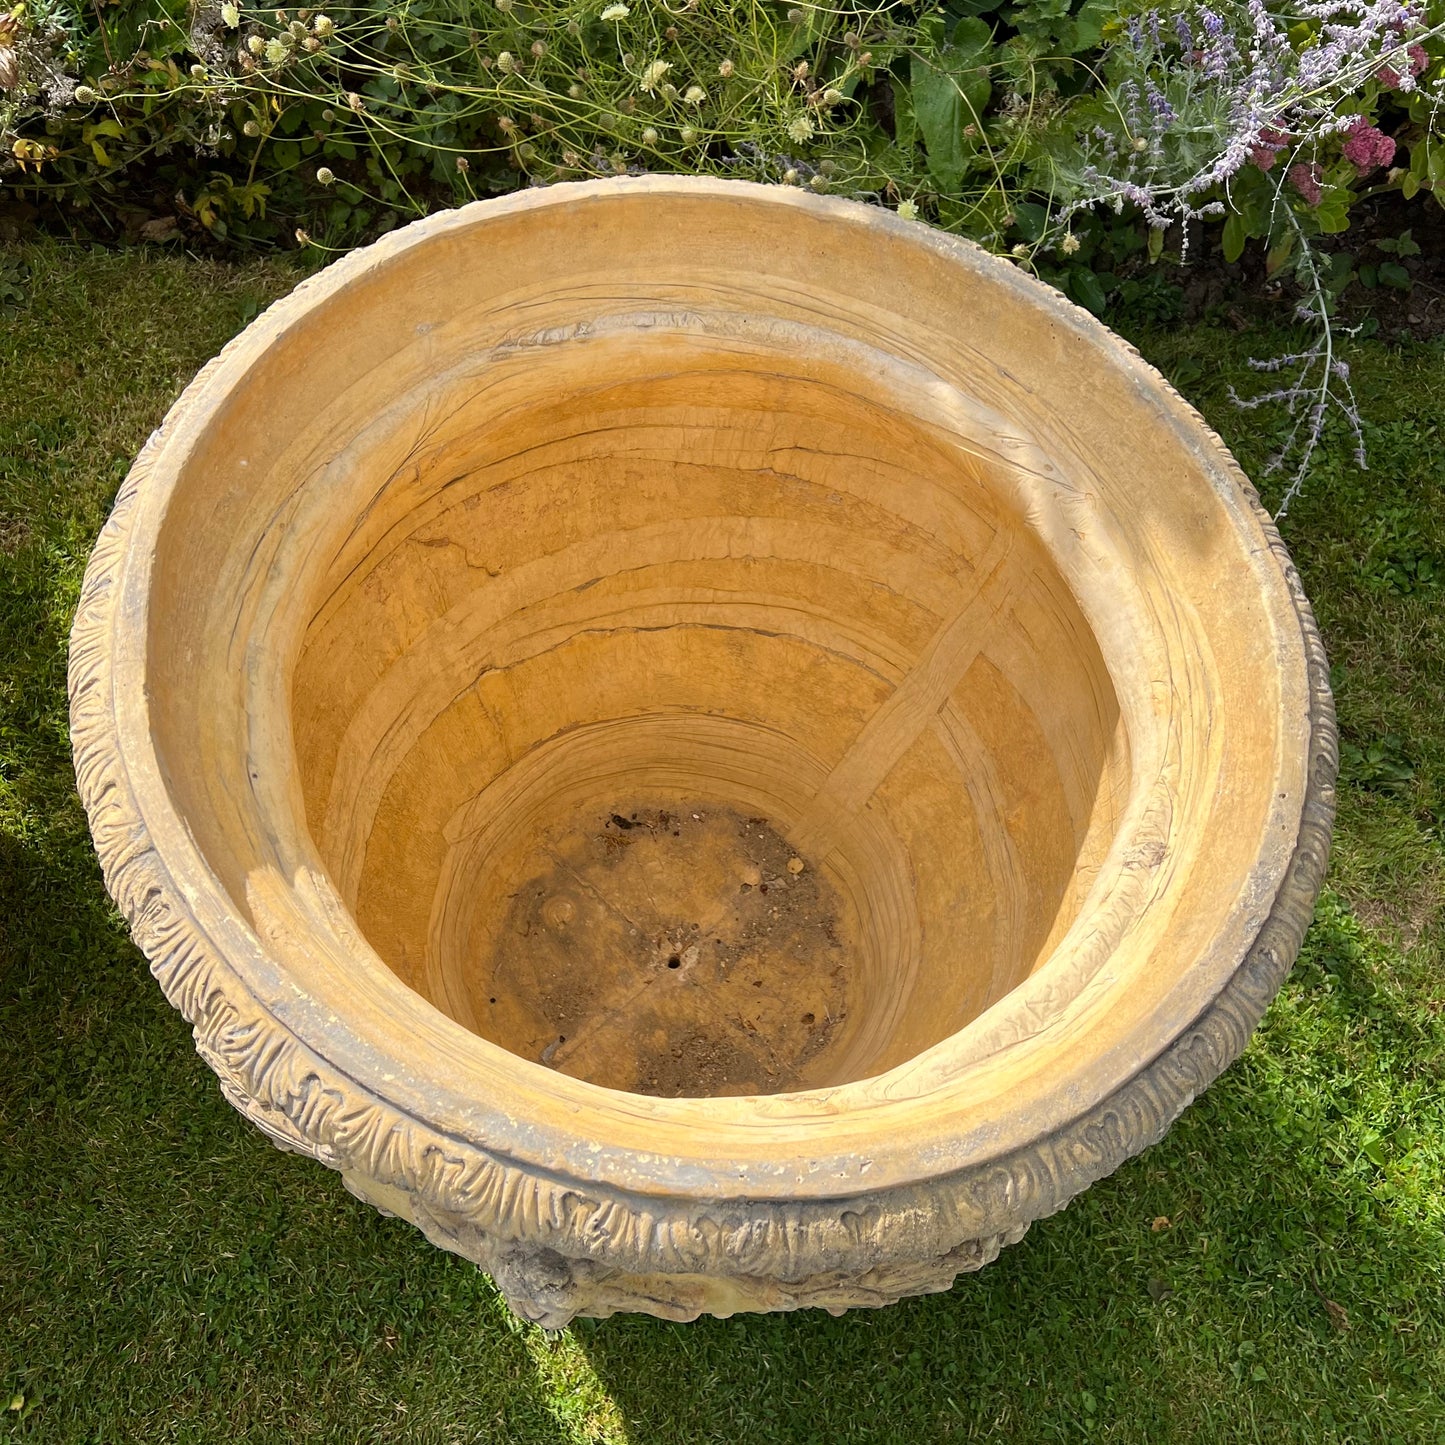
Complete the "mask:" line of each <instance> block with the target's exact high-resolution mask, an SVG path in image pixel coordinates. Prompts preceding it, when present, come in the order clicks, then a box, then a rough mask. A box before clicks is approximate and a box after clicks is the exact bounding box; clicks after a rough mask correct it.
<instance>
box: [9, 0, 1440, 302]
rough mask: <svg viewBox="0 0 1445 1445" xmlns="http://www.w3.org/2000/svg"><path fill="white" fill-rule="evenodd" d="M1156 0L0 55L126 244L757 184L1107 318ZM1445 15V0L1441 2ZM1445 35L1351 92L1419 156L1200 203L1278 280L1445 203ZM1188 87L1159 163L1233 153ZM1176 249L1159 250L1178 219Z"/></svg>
mask: <svg viewBox="0 0 1445 1445" xmlns="http://www.w3.org/2000/svg"><path fill="white" fill-rule="evenodd" d="M1437 10H1438V11H1439V12H1440V14H1439V15H1438V16H1436V15H1435V13H1434V12H1435V11H1437ZM1139 11H1140V5H1139V0H1024V3H1018V4H999V3H995V0H948V3H947V4H946V5H944V6H943V7H942V8H940V9H936V10H935V9H930V10H923V9H921V8H920V7H918V6H917V5H916V4H913V3H908V0H845V3H843V4H841V5H839V6H822V5H819V4H814V3H795V4H790V3H789V0H675V3H674V0H627V3H622V4H608V3H606V0H500V3H493V0H359V3H357V0H349V3H346V4H344V5H338V6H335V7H327V8H326V9H325V10H323V11H316V10H312V9H308V8H304V7H303V8H300V9H290V8H283V9H279V10H265V9H260V8H255V6H254V0H253V4H250V5H248V4H247V3H245V0H235V3H234V4H233V3H230V0H226V3H219V0H194V3H188V0H114V3H108V4H105V5H95V6H93V7H90V8H86V7H84V6H74V7H73V8H72V7H70V6H69V5H67V4H66V3H64V0H21V3H20V4H19V5H17V7H16V9H15V10H14V12H12V15H11V18H10V19H9V20H8V21H7V22H5V23H7V24H9V25H10V27H11V31H12V33H11V36H10V40H9V42H8V43H9V45H10V50H9V51H8V52H7V51H6V50H5V49H4V48H3V47H4V45H5V44H6V43H7V42H6V40H5V37H4V35H3V34H0V57H3V56H4V55H5V54H7V53H9V54H11V55H12V56H17V57H19V60H18V62H17V64H18V67H19V78H18V80H17V83H16V84H15V85H14V86H12V87H10V88H9V89H3V90H0V181H3V184H4V186H5V189H6V190H7V191H9V192H11V193H12V194H18V195H21V196H26V197H29V198H31V199H34V200H42V201H48V202H51V203H54V204H56V205H58V206H59V207H60V208H61V210H62V212H63V214H65V215H66V216H67V217H79V218H81V220H82V221H85V219H86V218H91V224H92V228H93V229H94V230H95V231H96V232H97V233H100V234H105V233H107V230H108V231H109V233H116V232H122V233H124V234H126V235H128V236H130V237H132V238H134V237H136V236H137V235H144V236H145V238H146V239H167V238H170V237H176V238H183V237H185V236H187V235H188V234H191V235H194V234H197V233H199V234H203V235H209V236H212V237H215V238H217V239H220V240H224V241H228V242H233V243H242V244H264V245H275V244H288V245H289V244H291V243H292V241H293V237H294V235H295V233H296V232H297V230H298V228H299V229H300V230H301V233H302V238H303V239H309V240H311V241H313V242H315V243H316V244H317V245H320V246H322V247H330V248H339V247H343V246H346V245H349V244H353V243H354V242H355V241H357V240H359V239H363V238H365V237H368V236H372V235H375V234H377V233H378V232H380V231H382V230H385V229H388V228H389V227H391V226H393V225H395V224H397V223H398V221H400V220H402V219H405V218H408V217H410V216H413V215H417V214H421V213H423V212H425V211H427V210H430V209H433V208H435V207H438V206H449V205H456V204H460V203H462V202H465V201H467V200H470V199H473V198H475V197H477V196H482V195H487V194H491V193H494V192H497V191H500V190H505V189H509V188H512V187H516V186H519V185H525V184H533V183H539V182H548V181H555V180H566V179H576V178H581V177H587V176H599V175H612V174H619V173H636V172H638V171H642V170H654V171H680V172H705V173H711V174H717V175H725V176H740V177H747V178H751V179H756V180H767V181H774V182H782V183H786V184H793V185H803V186H810V187H812V188H813V189H815V190H818V191H827V192H832V193H837V194H844V195H853V196H860V197H864V198H869V199H875V200H882V201H883V202H885V203H891V204H903V203H907V205H906V212H907V213H908V214H918V215H921V216H923V217H924V218H926V219H928V220H930V221H932V222H934V223H935V224H937V225H940V226H942V227H944V228H945V229H949V230H954V231H961V232H963V233H965V234H967V235H969V236H971V237H973V238H975V239H977V240H979V241H981V242H983V243H984V244H985V245H987V246H989V247H991V248H993V249H995V250H1000V251H1008V252H1011V253H1012V254H1014V255H1015V256H1016V257H1017V258H1018V259H1019V260H1021V261H1023V262H1024V263H1025V264H1028V265H1030V266H1032V267H1034V268H1035V269H1039V270H1041V271H1044V272H1045V273H1046V274H1049V275H1050V278H1051V279H1055V280H1058V279H1060V278H1063V279H1064V282H1065V284H1066V289H1067V290H1068V291H1069V293H1070V295H1072V296H1074V297H1075V299H1076V300H1079V301H1080V302H1081V303H1082V304H1084V305H1087V306H1089V307H1090V308H1091V309H1094V310H1099V309H1100V308H1101V307H1102V306H1103V305H1104V304H1106V302H1107V299H1108V296H1109V294H1110V286H1109V283H1108V282H1106V281H1104V280H1102V279H1101V280H1097V281H1096V280H1091V279H1086V276H1085V271H1086V269H1087V267H1088V261H1087V260H1086V259H1084V258H1082V257H1079V256H1077V255H1073V253H1072V252H1071V251H1070V250H1069V247H1070V245H1071V244H1072V242H1073V241H1075V240H1082V239H1084V237H1085V236H1086V235H1087V234H1088V233H1090V232H1091V231H1093V230H1095V229H1096V228H1097V227H1098V225H1099V224H1100V223H1099V222H1098V221H1096V220H1095V219H1094V218H1093V217H1092V216H1090V215H1088V214H1084V213H1079V214H1072V215H1071V214H1069V211H1068V208H1069V206H1070V205H1071V204H1077V203H1078V201H1079V198H1080V196H1081V195H1083V194H1084V193H1085V192H1086V191H1087V189H1088V187H1087V185H1086V183H1085V182H1084V180H1083V179H1082V178H1081V177H1082V176H1083V174H1084V172H1085V171H1086V169H1087V167H1086V166H1085V161H1086V160H1087V158H1088V156H1089V154H1090V149H1089V148H1090V147H1091V146H1093V145H1095V144H1096V140H1095V137H1096V136H1098V135H1109V136H1112V137H1113V140H1112V141H1111V142H1110V145H1111V146H1114V147H1115V150H1110V152H1109V153H1110V154H1111V155H1113V154H1115V151H1116V150H1117V149H1118V147H1122V148H1123V150H1122V151H1119V152H1118V153H1119V154H1120V155H1123V154H1124V153H1126V152H1127V153H1131V154H1132V151H1131V150H1130V148H1131V147H1133V146H1135V145H1136V144H1137V143H1138V142H1139V141H1140V140H1141V136H1140V135H1139V134H1137V133H1136V132H1137V124H1136V121H1135V120H1132V119H1130V118H1129V115H1130V112H1129V102H1128V101H1127V95H1128V94H1129V89H1128V88H1129V86H1130V85H1134V86H1135V88H1136V91H1137V85H1138V77H1137V76H1136V75H1135V74H1134V70H1136V69H1137V66H1138V63H1139V62H1138V56H1137V55H1136V54H1135V51H1134V50H1133V49H1132V48H1131V45H1130V44H1129V43H1128V39H1127V35H1128V28H1129V26H1130V25H1131V24H1133V23H1135V21H1136V20H1137V16H1138V13H1139ZM604 17H606V18H604ZM1431 19H1432V20H1445V0H1431ZM1297 30H1298V40H1297V44H1298V46H1299V47H1300V48H1301V49H1303V48H1305V47H1307V46H1309V45H1312V44H1316V43H1318V41H1319V35H1318V25H1317V24H1316V23H1315V22H1310V23H1307V24H1304V25H1303V26H1302V27H1297ZM1426 49H1427V50H1428V51H1429V61H1430V68H1429V69H1428V70H1427V71H1425V72H1424V73H1423V74H1422V76H1421V78H1420V85H1419V86H1418V87H1417V89H1416V90H1415V91H1414V92H1412V93H1410V94H1406V93H1404V92H1402V91H1400V90H1399V89H1395V88H1392V87H1391V85H1390V84H1388V83H1386V80H1383V79H1381V77H1380V76H1379V75H1374V76H1371V75H1362V77H1361V79H1360V83H1359V86H1358V88H1357V91H1356V92H1355V93H1354V94H1353V95H1352V96H1351V97H1350V99H1349V101H1348V104H1349V106H1350V107H1352V111H1351V113H1356V112H1357V113H1358V114H1359V115H1360V116H1362V117H1364V118H1367V119H1370V120H1372V121H1378V122H1379V123H1380V124H1381V125H1384V126H1386V127H1387V128H1388V129H1390V130H1391V132H1392V133H1393V134H1394V135H1395V136H1396V137H1397V139H1398V145H1399V148H1400V152H1399V153H1400V162H1401V164H1400V165H1399V166H1398V168H1397V169H1398V174H1397V173H1396V171H1395V170H1392V171H1390V172H1389V173H1388V176H1387V175H1385V174H1384V173H1375V174H1372V175H1362V174H1359V173H1358V172H1357V171H1356V168H1355V167H1354V166H1352V165H1351V163H1350V162H1349V161H1348V160H1346V159H1344V157H1343V155H1342V153H1341V149H1340V147H1341V141H1340V139H1339V138H1338V137H1335V138H1333V139H1331V140H1329V141H1328V143H1326V144H1325V145H1324V148H1323V150H1322V151H1321V152H1320V154H1319V156H1318V163H1319V166H1320V171H1319V180H1320V185H1321V195H1320V197H1319V199H1318V202H1317V203H1310V202H1309V201H1308V200H1307V198H1306V197H1304V196H1303V195H1301V194H1300V193H1299V191H1298V188H1291V187H1290V186H1288V185H1283V186H1282V185H1280V184H1279V181H1280V178H1281V174H1282V172H1283V170H1284V166H1285V163H1284V162H1281V166H1280V169H1279V173H1275V174H1270V173H1267V172H1266V170H1262V169H1260V168H1259V167H1258V166H1255V165H1247V166H1245V167H1244V168H1243V169H1242V170H1241V171H1239V172H1238V173H1237V174H1236V175H1235V176H1234V177H1233V179H1232V180H1231V182H1230V183H1229V184H1228V185H1227V186H1220V187H1219V188H1218V189H1217V193H1216V194H1214V195H1212V196H1206V197H1201V198H1200V202H1201V204H1205V203H1208V202H1210V201H1211V200H1212V201H1216V202H1218V203H1220V204H1221V205H1223V206H1224V207H1225V209H1226V210H1227V213H1228V219H1227V223H1226V225H1225V227H1224V233H1223V244H1224V247H1225V253H1226V255H1227V256H1228V257H1229V258H1230V259H1235V258H1237V257H1238V256H1239V255H1240V254H1241V253H1242V250H1243V247H1244V245H1245V244H1246V242H1247V241H1248V240H1249V239H1251V238H1257V239H1261V240H1263V241H1264V242H1265V243H1266V244H1267V246H1268V247H1269V248H1270V257H1271V269H1272V270H1273V269H1278V268H1280V267H1282V266H1286V265H1290V264H1292V265H1296V266H1298V265H1301V264H1304V261H1305V258H1306V254H1307V253H1306V251H1305V250H1304V248H1302V247H1299V246H1297V245H1296V239H1297V236H1302V237H1304V238H1305V239H1308V238H1309V237H1311V236H1315V235H1319V234H1332V233H1336V232H1339V231H1342V230H1344V229H1345V228H1346V227H1347V226H1348V224H1349V213H1350V207H1351V206H1352V205H1353V204H1354V203H1355V202H1356V201H1357V200H1358V198H1359V197H1360V196H1361V195H1366V194H1372V193H1373V192H1375V191H1378V190H1380V189H1399V190H1401V191H1402V192H1404V193H1405V194H1407V195H1411V196H1413V195H1415V194H1418V193H1422V192H1426V193H1428V192H1434V194H1436V195H1437V196H1439V197H1440V198H1441V199H1442V200H1445V142H1442V139H1441V135H1442V128H1441V122H1440V104H1439V94H1438V93H1437V92H1436V91H1434V90H1431V89H1429V88H1428V86H1427V84H1426V82H1427V81H1430V80H1432V79H1433V78H1434V77H1436V76H1437V75H1439V74H1441V73H1442V72H1445V42H1442V40H1441V39H1440V37H1438V36H1435V37H1433V38H1431V39H1429V40H1428V42H1427V45H1426ZM1131 67H1133V68H1134V69H1131ZM1161 84H1162V85H1163V87H1164V88H1163V92H1162V94H1163V96H1164V97H1165V98H1166V99H1167V101H1168V103H1169V104H1170V105H1171V106H1172V107H1173V108H1174V109H1175V110H1176V111H1177V113H1178V114H1179V116H1180V117H1181V119H1180V122H1179V124H1177V125H1175V126H1172V127H1171V128H1169V129H1168V131H1167V133H1165V134H1163V135H1162V136H1161V137H1159V138H1158V140H1157V145H1158V155H1157V156H1153V153H1152V152H1151V163H1154V164H1157V165H1165V166H1169V167H1173V168H1174V169H1176V170H1178V169H1181V168H1182V170H1183V171H1184V172H1187V171H1188V170H1189V168H1190V167H1198V166H1202V165H1205V164H1207V163H1208V161H1209V159H1210V157H1211V155H1212V151H1211V147H1212V146H1217V145H1218V144H1220V137H1221V135H1223V134H1224V133H1225V130H1227V126H1228V123H1229V116H1230V115H1231V114H1232V111H1231V106H1232V105H1234V104H1235V103H1236V102H1235V100H1234V99H1232V98H1231V96H1230V95H1229V94H1228V93H1227V89H1226V87H1224V86H1221V85H1219V84H1217V83H1212V82H1210V81H1208V79H1207V78H1205V77H1203V76H1201V75H1194V76H1191V75H1190V74H1189V73H1188V67H1184V69H1183V70H1176V71H1171V72H1170V74H1169V75H1168V76H1167V77H1166V78H1165V79H1164V80H1163V81H1161ZM1116 143H1117V144H1116ZM1150 144H1151V145H1153V144H1155V142H1151V143H1150ZM1312 157H1314V152H1313V151H1311V152H1310V156H1309V157H1306V159H1310V163H1311V164H1314V163H1315V161H1314V159H1312ZM1289 159H1294V156H1293V155H1291V156H1290V157H1289ZM1406 162H1408V163H1406ZM1122 163H1123V162H1122V160H1121V161H1120V162H1119V164H1121V165H1122ZM1134 224H1137V221H1134ZM147 226H148V227H149V228H150V229H149V230H147V229H145V228H146V227H147ZM1150 246H1151V250H1150V259H1151V260H1158V259H1160V257H1161V255H1162V253H1163V249H1164V247H1163V236H1162V234H1161V235H1160V236H1158V237H1153V238H1151V239H1150ZM1060 248H1062V250H1061V249H1060ZM1176 249H1177V244H1176ZM1071 255H1073V259H1072V260H1069V257H1070V256H1071ZM1370 264H1371V265H1372V267H1373V269H1372V270H1371V271H1370V272H1368V273H1365V272H1361V273H1360V275H1359V277H1358V278H1356V279H1359V280H1361V282H1362V284H1372V285H1386V286H1404V285H1405V284H1406V281H1405V279H1404V278H1403V273H1402V271H1401V268H1400V266H1399V263H1398V261H1397V260H1385V261H1380V262H1372V263H1370ZM1367 274H1368V279H1366V277H1367Z"/></svg>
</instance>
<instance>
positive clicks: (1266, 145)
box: [1249, 125, 1290, 171]
mask: <svg viewBox="0 0 1445 1445" xmlns="http://www.w3.org/2000/svg"><path fill="white" fill-rule="evenodd" d="M1289 142H1290V138H1289V136H1287V135H1286V134H1285V133H1284V132H1283V131H1282V130H1275V128H1274V127H1273V126H1270V125H1267V126H1265V128H1264V129H1263V130H1262V131H1260V133H1259V140H1258V142H1257V143H1256V144H1254V145H1252V146H1250V148H1249V158H1250V160H1251V161H1253V162H1254V164H1255V165H1257V166H1258V167H1259V168H1260V170H1262V171H1267V170H1269V168H1270V167H1271V166H1272V165H1274V162H1275V158H1276V157H1277V156H1278V155H1279V153H1280V152H1281V151H1282V150H1283V149H1284V148H1285V147H1286V146H1287V145H1288V144H1289Z"/></svg>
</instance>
